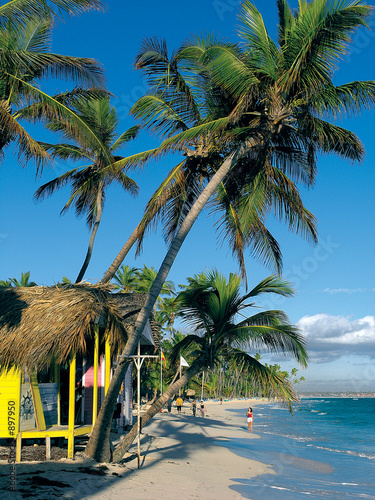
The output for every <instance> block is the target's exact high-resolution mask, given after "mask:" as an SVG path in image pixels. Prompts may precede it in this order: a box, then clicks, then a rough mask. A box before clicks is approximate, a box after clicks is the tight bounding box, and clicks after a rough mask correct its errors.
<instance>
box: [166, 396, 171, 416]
mask: <svg viewBox="0 0 375 500" xmlns="http://www.w3.org/2000/svg"><path fill="white" fill-rule="evenodd" d="M167 408H168V413H171V411H172V400H171V398H169V399H168V401H167Z"/></svg>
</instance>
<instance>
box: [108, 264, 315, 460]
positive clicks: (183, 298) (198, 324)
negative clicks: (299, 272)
mask: <svg viewBox="0 0 375 500" xmlns="http://www.w3.org/2000/svg"><path fill="white" fill-rule="evenodd" d="M204 278H205V279H202V275H200V276H199V277H197V279H193V280H192V281H191V282H190V284H189V286H188V287H187V288H186V289H185V290H183V291H182V292H181V293H180V294H179V295H178V296H177V297H176V303H177V304H178V306H179V309H180V312H181V318H182V322H183V323H184V324H185V325H186V326H187V327H188V329H189V330H190V331H192V332H193V333H191V334H190V335H187V336H186V337H184V338H183V340H181V342H179V343H178V344H177V345H176V346H175V348H174V350H173V355H172V358H173V357H174V358H176V357H177V356H178V355H179V354H180V352H184V350H185V349H189V350H190V353H191V354H190V359H191V358H192V357H193V363H192V364H191V367H190V368H189V369H188V370H187V371H186V372H185V374H184V375H183V377H182V378H181V379H179V380H177V381H176V382H174V383H173V384H171V385H170V386H169V388H168V389H167V391H166V392H165V393H164V394H163V395H162V396H161V397H160V398H159V399H158V400H157V401H156V402H155V403H154V404H153V405H152V406H151V408H150V409H149V410H147V412H146V413H145V414H144V415H143V416H142V426H144V425H145V424H146V423H147V422H148V421H149V420H150V419H151V418H152V417H153V416H154V415H156V413H158V412H159V410H160V409H161V408H162V407H163V406H164V404H165V403H166V402H167V401H168V399H169V398H171V397H173V395H174V394H175V393H176V392H177V391H178V390H179V389H180V388H181V387H183V386H184V385H186V383H187V382H188V381H189V380H190V379H191V378H192V377H194V376H195V375H197V374H199V373H200V372H201V371H202V370H209V369H214V368H215V366H221V365H222V363H223V362H228V361H233V362H234V364H235V365H236V366H237V367H240V366H241V367H242V369H241V374H242V375H244V376H246V375H247V374H248V375H249V376H250V377H251V379H252V381H253V382H254V383H257V384H258V385H260V386H261V387H263V388H264V390H267V393H268V392H269V393H270V394H271V395H272V396H274V397H279V398H281V399H282V400H283V401H285V403H286V404H287V405H288V406H289V409H290V411H292V404H293V403H295V402H296V401H298V398H297V396H296V394H295V393H294V391H293V387H292V385H291V384H290V382H289V381H288V380H287V379H285V378H284V377H281V376H279V375H278V374H277V372H276V371H274V370H271V369H269V368H267V367H266V366H264V365H262V364H261V363H259V361H257V360H256V359H255V357H254V356H253V355H251V354H249V353H248V351H251V352H255V351H257V350H258V349H260V348H262V349H264V350H266V351H268V352H271V353H277V354H284V355H285V356H292V357H293V358H294V359H295V360H296V361H297V362H298V363H299V364H300V365H301V366H303V367H305V366H306V365H307V353H306V349H305V340H304V338H303V337H302V335H301V334H300V333H299V331H298V329H297V328H296V327H295V326H294V325H292V324H290V322H289V320H288V318H287V316H286V314H285V313H284V312H283V311H276V310H272V311H262V312H256V313H255V314H253V315H250V316H249V315H248V312H247V311H249V308H253V307H254V300H255V299H256V298H257V297H259V295H261V294H263V293H276V294H278V295H281V296H284V297H290V296H292V295H293V290H292V288H291V287H290V285H289V284H288V283H287V282H286V281H284V280H283V279H281V278H279V277H276V276H270V277H268V278H266V279H264V280H263V281H261V282H260V283H259V284H258V285H256V286H255V287H254V288H253V289H252V290H251V291H250V292H248V293H246V294H245V295H241V288H240V285H241V278H240V276H237V275H236V274H230V275H229V278H228V280H227V279H226V278H225V277H224V276H223V275H221V274H219V273H218V272H217V271H208V272H206V273H204ZM192 353H194V354H192ZM136 432H137V426H134V427H133V429H132V430H131V431H130V432H129V434H128V435H127V436H126V437H125V439H124V440H123V441H122V442H121V444H120V445H119V446H118V447H117V448H116V449H115V452H114V460H115V461H116V460H121V458H122V457H123V455H124V452H125V451H127V450H128V449H129V446H130V445H131V443H132V441H133V440H134V437H135V435H136Z"/></svg>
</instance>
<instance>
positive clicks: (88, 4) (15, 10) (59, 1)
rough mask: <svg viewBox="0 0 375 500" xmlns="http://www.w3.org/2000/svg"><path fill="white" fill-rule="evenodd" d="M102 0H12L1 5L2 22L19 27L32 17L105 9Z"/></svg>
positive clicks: (75, 13)
mask: <svg viewBox="0 0 375 500" xmlns="http://www.w3.org/2000/svg"><path fill="white" fill-rule="evenodd" d="M103 7H104V4H103V3H102V2H100V0H11V1H10V2H7V3H5V4H4V5H0V24H1V25H4V24H11V25H12V26H15V27H19V26H20V25H21V26H22V25H23V24H25V23H27V22H28V21H30V20H31V19H45V18H47V17H51V18H52V17H57V16H58V15H61V14H63V13H66V14H68V15H77V14H81V13H82V12H87V11H89V10H103Z"/></svg>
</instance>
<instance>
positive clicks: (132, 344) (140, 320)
mask: <svg viewBox="0 0 375 500" xmlns="http://www.w3.org/2000/svg"><path fill="white" fill-rule="evenodd" d="M247 148H248V145H247V144H242V145H241V146H239V147H238V148H237V150H236V151H234V152H233V153H231V154H230V155H229V156H228V157H227V158H226V159H225V160H224V162H223V164H222V165H221V167H220V168H219V170H218V171H217V172H216V173H215V175H214V176H213V177H212V179H211V180H210V182H209V183H208V184H207V186H206V187H205V188H204V190H203V191H202V193H201V194H200V196H199V198H198V199H197V200H196V202H195V203H194V205H193V206H192V208H191V210H190V211H189V213H188V214H187V216H186V217H185V219H184V221H183V222H182V224H181V227H180V229H179V230H178V232H177V234H176V236H175V237H174V239H173V241H172V243H171V245H170V247H169V250H168V252H167V254H166V256H165V258H164V260H163V262H162V264H161V266H160V269H159V272H158V274H157V276H156V278H155V281H154V282H153V284H152V286H151V289H150V291H149V293H148V294H147V298H146V302H145V304H144V306H143V307H142V309H141V311H140V312H139V314H138V317H137V320H136V322H135V325H134V330H133V333H132V334H131V335H129V338H128V341H127V343H126V345H125V347H124V350H123V352H122V355H123V356H125V358H122V361H121V362H120V363H119V364H118V365H117V367H116V369H115V372H114V376H113V377H112V380H111V382H110V385H109V387H108V392H107V395H106V397H105V398H104V401H103V404H102V406H101V408H100V411H99V415H98V418H97V420H96V423H95V426H94V429H93V431H92V434H91V437H90V439H89V442H88V443H87V446H86V449H85V454H86V455H87V456H89V457H90V458H92V459H94V460H96V461H108V460H109V459H110V445H109V437H110V431H111V422H112V416H113V412H114V407H115V403H116V400H117V395H118V393H119V391H120V387H121V383H122V380H123V379H124V377H125V373H126V370H127V368H128V366H129V360H128V358H126V356H131V355H132V354H134V352H135V350H136V347H137V344H138V341H139V339H140V337H141V334H142V332H143V330H144V328H145V326H146V322H147V320H148V318H149V316H150V313H151V311H152V308H153V307H154V304H155V302H156V299H157V297H158V295H159V293H160V290H161V288H162V286H163V284H164V282H165V280H166V279H167V276H168V273H169V271H170V269H171V267H172V265H173V263H174V261H175V259H176V257H177V254H178V252H179V250H180V248H181V246H182V244H183V242H184V241H185V238H186V236H187V235H188V233H189V231H190V229H191V228H192V226H193V224H194V222H195V221H196V220H197V218H198V216H199V214H200V213H201V211H202V210H203V208H204V206H205V205H206V203H207V202H208V200H209V199H210V197H211V196H212V195H213V193H214V192H215V190H216V188H217V187H218V186H219V184H220V183H221V182H222V180H223V179H224V178H225V176H226V175H227V173H228V172H229V171H230V169H231V168H232V167H233V166H234V165H235V164H236V162H237V160H238V159H239V158H241V156H243V155H244V153H245V151H246V150H247ZM125 360H126V361H125Z"/></svg>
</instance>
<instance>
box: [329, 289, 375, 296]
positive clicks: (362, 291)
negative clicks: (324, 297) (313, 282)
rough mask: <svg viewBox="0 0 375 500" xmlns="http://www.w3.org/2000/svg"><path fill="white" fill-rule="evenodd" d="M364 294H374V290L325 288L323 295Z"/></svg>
mask: <svg viewBox="0 0 375 500" xmlns="http://www.w3.org/2000/svg"><path fill="white" fill-rule="evenodd" d="M365 292H375V288H325V289H324V290H323V293H329V294H330V295H334V294H337V293H346V294H348V295H350V294H352V293H365Z"/></svg>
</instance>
